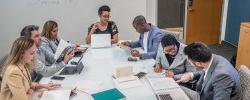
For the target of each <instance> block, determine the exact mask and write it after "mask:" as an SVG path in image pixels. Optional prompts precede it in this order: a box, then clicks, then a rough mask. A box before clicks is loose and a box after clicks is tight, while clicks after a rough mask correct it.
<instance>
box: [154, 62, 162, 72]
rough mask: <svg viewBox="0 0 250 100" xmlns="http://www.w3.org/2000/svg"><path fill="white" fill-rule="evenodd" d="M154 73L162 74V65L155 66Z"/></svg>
mask: <svg viewBox="0 0 250 100" xmlns="http://www.w3.org/2000/svg"><path fill="white" fill-rule="evenodd" d="M154 71H155V72H156V73H160V72H161V71H162V67H161V65H159V64H157V65H155V68H154Z"/></svg>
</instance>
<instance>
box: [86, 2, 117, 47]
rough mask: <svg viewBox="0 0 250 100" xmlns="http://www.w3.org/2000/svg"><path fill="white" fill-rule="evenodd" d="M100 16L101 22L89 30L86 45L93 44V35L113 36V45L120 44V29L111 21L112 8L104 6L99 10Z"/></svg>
mask: <svg viewBox="0 0 250 100" xmlns="http://www.w3.org/2000/svg"><path fill="white" fill-rule="evenodd" d="M98 15H99V17H100V22H96V23H94V24H92V25H91V26H90V27H89V28H88V35H87V37H86V43H87V44H90V43H91V35H92V34H111V43H112V44H114V43H117V42H118V28H117V26H116V24H115V22H113V21H109V18H110V8H109V6H107V5H103V6H101V7H100V8H99V10H98Z"/></svg>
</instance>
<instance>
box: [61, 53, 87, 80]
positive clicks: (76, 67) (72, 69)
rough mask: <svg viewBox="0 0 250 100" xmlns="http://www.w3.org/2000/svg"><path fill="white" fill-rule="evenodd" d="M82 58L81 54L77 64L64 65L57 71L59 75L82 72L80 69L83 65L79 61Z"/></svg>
mask: <svg viewBox="0 0 250 100" xmlns="http://www.w3.org/2000/svg"><path fill="white" fill-rule="evenodd" d="M82 58H83V56H81V58H80V59H79V61H78V62H77V65H66V67H64V69H63V70H62V71H61V72H60V73H59V75H72V74H76V73H78V74H80V73H81V72H82V69H83V68H84V65H83V63H82V61H81V60H82Z"/></svg>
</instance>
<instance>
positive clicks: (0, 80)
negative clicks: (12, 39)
mask: <svg viewBox="0 0 250 100" xmlns="http://www.w3.org/2000/svg"><path fill="white" fill-rule="evenodd" d="M7 57H8V55H5V56H3V57H2V58H0V88H1V83H2V76H1V75H2V69H3V67H4V62H5V60H6V59H7Z"/></svg>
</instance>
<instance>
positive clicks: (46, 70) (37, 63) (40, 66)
mask: <svg viewBox="0 0 250 100" xmlns="http://www.w3.org/2000/svg"><path fill="white" fill-rule="evenodd" d="M38 29H39V27H38V26H36V25H28V26H25V27H24V28H23V29H22V31H21V34H20V35H21V36H24V37H27V38H31V39H33V40H34V41H35V44H36V46H37V51H36V59H35V60H34V63H33V64H32V65H31V67H32V68H34V71H35V72H36V73H38V74H41V75H42V76H45V77H48V76H52V75H54V74H55V73H56V72H58V71H59V70H61V69H62V68H63V67H64V66H65V64H67V63H68V62H69V60H71V59H72V58H73V56H74V52H71V53H67V54H65V56H64V60H63V61H61V62H56V63H53V64H52V65H46V64H45V59H50V60H55V59H54V54H50V52H46V49H44V48H42V47H41V46H40V45H41V35H40V33H39V32H38ZM45 56H47V58H45Z"/></svg>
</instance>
